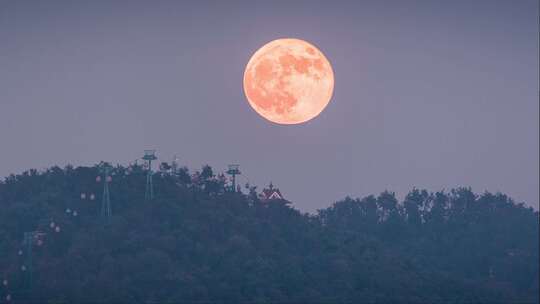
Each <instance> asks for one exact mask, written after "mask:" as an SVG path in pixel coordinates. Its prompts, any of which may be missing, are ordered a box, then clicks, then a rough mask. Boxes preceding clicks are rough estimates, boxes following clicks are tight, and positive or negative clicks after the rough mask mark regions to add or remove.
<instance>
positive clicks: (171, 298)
mask: <svg viewBox="0 0 540 304" xmlns="http://www.w3.org/2000/svg"><path fill="white" fill-rule="evenodd" d="M162 168H165V169H164V170H162V171H160V172H157V173H156V174H155V175H154V185H155V193H156V197H155V199H153V200H151V201H148V200H145V199H144V191H145V187H144V186H145V181H146V180H145V178H146V176H145V170H144V168H142V167H140V166H131V167H122V166H117V167H114V169H113V173H112V181H111V183H110V197H111V204H112V217H111V218H110V221H108V222H105V221H103V219H101V218H100V216H99V214H100V208H101V197H102V192H103V182H99V183H98V182H96V176H98V175H99V170H98V169H99V168H98V166H97V165H96V166H94V167H77V168H74V167H72V166H68V167H66V168H59V167H52V168H49V169H47V170H44V171H36V170H30V171H27V172H24V173H22V174H19V175H11V176H9V177H7V178H6V179H5V180H4V181H3V182H1V183H0V253H1V258H0V276H1V277H0V279H2V280H4V281H3V284H2V285H1V286H0V296H1V298H0V302H6V301H7V299H9V301H11V302H13V303H25V302H47V303H71V302H77V303H87V302H92V303H97V302H99V303H106V302H109V303H127V302H129V303H154V302H159V303H162V302H170V303H192V302H197V303H198V302H219V303H229V302H235V303H238V302H250V303H268V302H280V303H281V302H283V303H285V302H286V303H293V302H294V303H298V302H313V303H315V302H316V303H339V302H355V303H373V302H403V303H414V302H416V303H420V302H422V303H426V302H431V303H455V302H459V303H464V302H475V303H479V302H483V303H503V302H504V303H509V302H520V303H524V302H530V303H537V302H538V300H539V298H538V294H539V289H538V284H539V282H538V275H539V273H538V236H539V234H538V228H539V227H538V212H537V211H534V210H533V209H532V208H527V207H525V206H524V205H523V204H516V203H515V202H513V201H512V200H511V199H510V198H508V197H507V196H505V195H503V194H491V193H483V194H481V195H477V194H474V193H473V192H472V191H471V190H470V189H467V188H459V189H454V190H451V191H447V192H435V193H430V192H427V191H426V190H419V189H413V190H411V192H410V193H409V194H408V195H407V196H406V198H405V199H404V201H403V202H398V200H397V199H396V197H395V195H394V194H393V193H391V192H383V193H381V194H380V195H378V196H368V197H365V198H362V199H353V198H349V197H347V198H345V199H343V200H340V201H338V202H336V203H334V204H333V205H332V206H331V207H329V208H327V209H323V210H319V212H318V213H317V214H314V215H313V214H303V213H301V212H300V211H298V210H295V209H294V208H292V207H291V204H290V203H289V202H287V201H285V200H274V201H267V202H262V201H260V200H259V197H258V196H257V192H258V191H257V189H256V187H253V186H249V185H248V187H246V189H244V190H243V191H244V192H245V193H238V192H230V191H226V190H227V189H228V188H227V187H226V180H225V178H224V177H223V176H222V175H220V174H218V175H216V174H215V173H214V172H213V170H212V168H210V167H209V166H205V167H203V168H202V169H201V170H200V171H197V172H194V173H193V174H192V173H190V172H189V171H188V170H187V169H186V168H180V169H178V170H176V171H175V172H172V171H171V170H170V166H169V167H168V166H162ZM57 227H58V228H57ZM30 231H39V232H42V233H45V234H44V235H37V234H35V235H32V236H33V238H32V240H31V242H32V255H31V258H32V262H31V265H30V264H29V261H28V252H27V251H28V246H27V245H24V244H23V238H24V234H25V232H30ZM23 266H24V267H23ZM30 273H31V274H32V278H30V277H29V274H30Z"/></svg>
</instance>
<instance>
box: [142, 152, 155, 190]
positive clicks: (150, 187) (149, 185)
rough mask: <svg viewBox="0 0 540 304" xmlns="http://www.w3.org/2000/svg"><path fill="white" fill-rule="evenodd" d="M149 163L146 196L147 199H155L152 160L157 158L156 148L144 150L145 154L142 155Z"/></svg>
mask: <svg viewBox="0 0 540 304" xmlns="http://www.w3.org/2000/svg"><path fill="white" fill-rule="evenodd" d="M142 159H144V160H145V161H146V164H147V170H148V171H147V173H146V190H145V192H144V198H145V199H146V200H153V199H154V182H153V180H152V161H153V160H156V159H157V157H156V150H144V156H143V157H142Z"/></svg>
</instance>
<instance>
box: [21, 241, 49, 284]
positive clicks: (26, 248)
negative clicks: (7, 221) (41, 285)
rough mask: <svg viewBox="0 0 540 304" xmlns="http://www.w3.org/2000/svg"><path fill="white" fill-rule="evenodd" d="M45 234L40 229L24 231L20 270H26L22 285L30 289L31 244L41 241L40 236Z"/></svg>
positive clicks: (31, 279) (32, 268)
mask: <svg viewBox="0 0 540 304" xmlns="http://www.w3.org/2000/svg"><path fill="white" fill-rule="evenodd" d="M44 235H45V233H44V232H41V231H29V232H25V233H24V239H23V246H24V252H25V256H24V264H23V265H22V266H21V270H22V271H24V272H26V275H25V277H24V287H25V288H27V289H28V290H32V282H33V276H34V266H33V259H32V257H33V246H34V242H35V241H38V242H41V241H42V240H41V238H42V237H43V236H44ZM38 245H39V244H38Z"/></svg>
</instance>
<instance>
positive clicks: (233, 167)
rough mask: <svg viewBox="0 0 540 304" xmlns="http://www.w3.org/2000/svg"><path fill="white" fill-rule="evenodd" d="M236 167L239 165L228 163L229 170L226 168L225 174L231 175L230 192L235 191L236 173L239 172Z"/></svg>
mask: <svg viewBox="0 0 540 304" xmlns="http://www.w3.org/2000/svg"><path fill="white" fill-rule="evenodd" d="M238 167H240V165H229V170H227V174H229V175H232V188H231V192H236V175H239V174H241V173H240V170H238Z"/></svg>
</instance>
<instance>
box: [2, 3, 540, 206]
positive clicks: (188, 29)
mask: <svg viewBox="0 0 540 304" xmlns="http://www.w3.org/2000/svg"><path fill="white" fill-rule="evenodd" d="M284 37H291V38H300V39H303V40H306V41H309V42H310V43H312V44H314V45H316V46H317V47H318V48H319V49H320V50H321V51H322V52H323V53H324V54H325V56H326V57H327V58H328V60H329V61H330V63H331V64H332V67H333V70H334V74H335V87H334V94H333V97H332V100H331V101H330V103H329V105H328V107H327V108H326V109H325V110H324V111H323V112H322V113H321V115H320V116H318V117H316V118H315V119H313V120H311V121H308V122H307V123H304V124H299V125H278V124H274V123H271V122H269V121H267V120H265V119H263V118H262V117H260V116H259V115H258V114H257V113H256V112H255V111H254V110H253V109H252V108H251V107H250V106H249V104H248V102H247V101H246V97H245V96H244V92H243V88H242V77H243V73H244V69H245V67H246V64H247V62H248V60H249V59H250V57H251V55H252V54H253V53H254V52H255V51H256V50H257V49H259V48H260V47H261V46H262V45H264V44H266V43H267V42H269V41H272V40H274V39H277V38H284ZM538 82H539V77H538V1H536V0H519V1H512V0H507V1H495V0H486V1H412V0H411V1H360V0H358V1H191V2H188V1H17V0H16V1H9V0H6V1H1V2H0V139H1V148H2V149H1V153H2V159H1V160H0V176H2V177H5V176H7V175H9V174H11V173H21V172H22V171H25V170H27V169H30V168H38V169H43V168H46V167H49V166H52V165H60V166H65V165H67V164H74V165H76V166H79V165H93V164H96V163H98V162H99V161H101V160H105V161H110V162H112V163H114V164H116V163H119V164H123V165H127V164H128V163H130V162H132V161H134V160H135V159H137V158H140V157H141V156H142V154H143V150H144V149H156V150H157V155H158V157H159V161H168V162H170V161H172V159H173V156H174V155H175V154H176V155H178V157H179V158H180V162H181V164H182V165H186V166H187V167H188V168H190V169H191V170H195V169H199V168H200V167H201V166H202V165H204V164H209V165H211V166H212V167H213V168H214V169H215V170H216V171H218V172H220V171H224V170H226V167H227V164H229V163H238V164H240V170H241V171H242V175H241V176H240V179H239V180H240V182H241V183H242V184H244V183H246V182H248V181H249V182H250V183H251V184H254V185H258V187H259V189H261V188H263V187H264V186H266V185H267V184H268V183H269V182H270V181H272V182H273V183H274V184H275V185H276V186H277V187H279V188H280V189H281V192H282V193H283V195H284V196H285V198H286V199H288V200H290V201H292V202H293V206H295V207H296V208H298V209H300V210H302V211H309V212H313V211H315V210H317V209H319V208H324V207H327V206H329V205H330V204H332V203H333V202H334V201H336V200H339V199H341V198H343V197H345V196H346V195H350V196H353V197H363V196H365V195H369V194H378V193H380V192H381V191H384V190H386V189H387V190H390V191H395V192H396V193H397V194H398V196H399V197H403V195H404V194H406V193H407V192H408V191H409V190H410V189H412V188H413V187H417V188H426V189H428V190H431V191H438V190H442V189H447V190H448V189H451V188H453V187H457V186H470V187H472V189H473V190H474V191H476V192H483V191H484V190H487V191H491V192H498V191H500V192H503V193H506V194H508V195H510V196H511V197H513V198H514V199H515V200H516V201H518V202H521V201H523V202H526V204H528V205H530V206H533V207H534V208H535V209H538V202H539V171H538V170H539V99H538ZM141 187H143V185H141ZM156 191H158V192H159V189H156ZM111 198H112V199H113V200H114V183H113V184H112V185H111Z"/></svg>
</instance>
